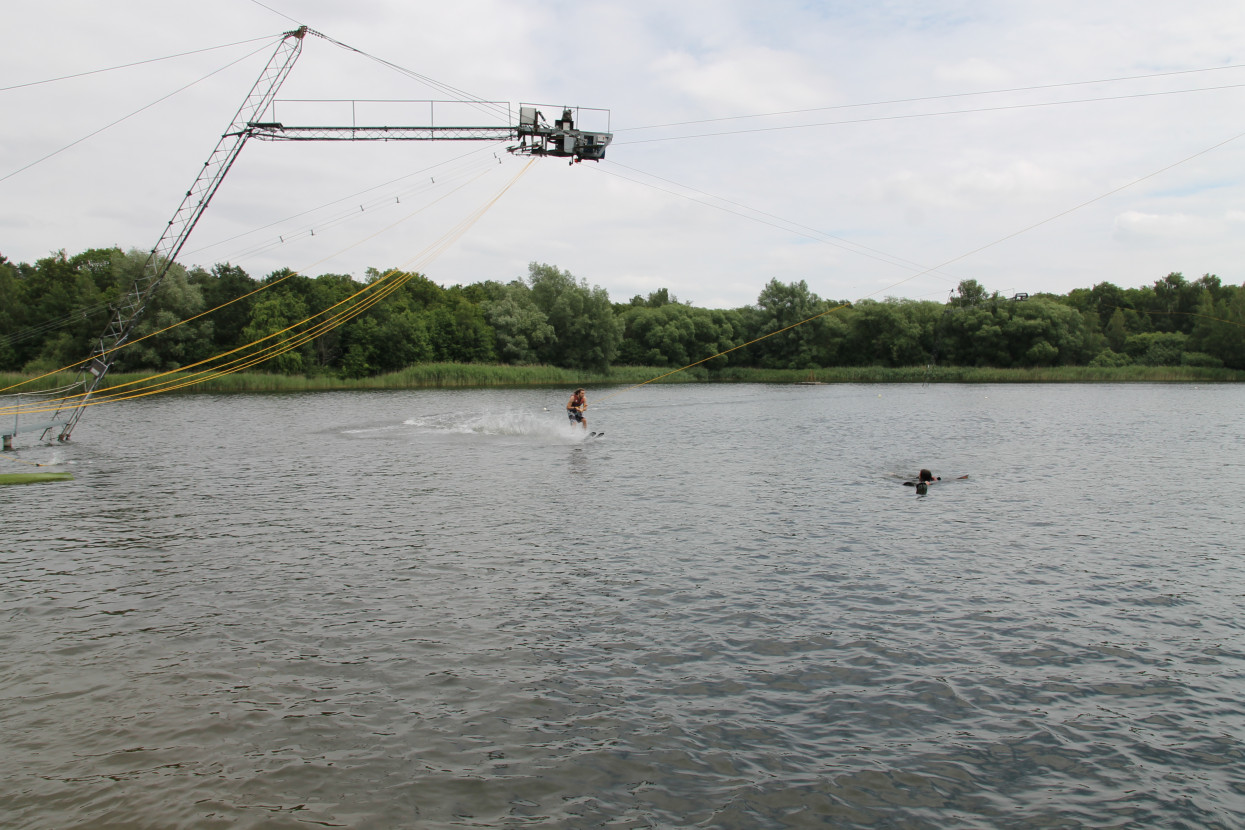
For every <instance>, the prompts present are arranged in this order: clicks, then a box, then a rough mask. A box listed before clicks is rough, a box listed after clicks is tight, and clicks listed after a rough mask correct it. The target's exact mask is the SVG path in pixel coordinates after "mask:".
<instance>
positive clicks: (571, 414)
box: [566, 409, 584, 424]
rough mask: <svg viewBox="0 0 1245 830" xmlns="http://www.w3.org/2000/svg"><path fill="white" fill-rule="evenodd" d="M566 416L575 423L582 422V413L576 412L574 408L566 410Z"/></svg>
mask: <svg viewBox="0 0 1245 830" xmlns="http://www.w3.org/2000/svg"><path fill="white" fill-rule="evenodd" d="M566 417H568V418H570V419H571V420H572V421H574V422H575V423H577V424H582V423H583V422H584V413H582V412H577V411H575V410H574V409H568V410H566Z"/></svg>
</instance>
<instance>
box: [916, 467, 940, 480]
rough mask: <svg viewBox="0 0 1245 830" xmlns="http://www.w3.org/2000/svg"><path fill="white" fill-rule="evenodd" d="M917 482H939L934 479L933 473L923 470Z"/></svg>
mask: <svg viewBox="0 0 1245 830" xmlns="http://www.w3.org/2000/svg"><path fill="white" fill-rule="evenodd" d="M916 480H917V481H922V482H924V481H937V479H935V478H934V474H933V473H931V472H930V471H929V470H921V472H920V473H919V474H918V475H917V477H916Z"/></svg>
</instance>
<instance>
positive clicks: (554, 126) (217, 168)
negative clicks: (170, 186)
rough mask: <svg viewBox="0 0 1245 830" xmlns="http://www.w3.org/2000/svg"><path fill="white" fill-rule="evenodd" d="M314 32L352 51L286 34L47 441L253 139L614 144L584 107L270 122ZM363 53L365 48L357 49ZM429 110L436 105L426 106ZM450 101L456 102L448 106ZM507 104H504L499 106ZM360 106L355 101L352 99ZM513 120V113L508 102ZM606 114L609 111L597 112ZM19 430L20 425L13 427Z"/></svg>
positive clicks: (564, 150)
mask: <svg viewBox="0 0 1245 830" xmlns="http://www.w3.org/2000/svg"><path fill="white" fill-rule="evenodd" d="M308 34H312V35H315V36H317V37H320V38H323V39H324V40H327V41H329V42H330V43H334V44H336V45H338V46H343V47H344V48H347V49H350V47H346V46H344V44H340V43H337V41H335V40H333V39H332V38H330V37H328V36H326V35H323V34H321V33H319V32H317V31H315V30H313V29H309V28H307V27H306V26H302V27H300V28H298V29H295V30H293V31H290V32H286V33H285V34H284V35H283V36H282V38H281V42H280V43H279V44H278V45H277V49H276V51H275V52H274V53H273V55H272V57H271V58H270V59H269V61H268V65H267V66H265V67H264V71H263V72H261V73H260V76H259V78H258V79H257V80H256V81H255V85H254V86H253V87H252V88H251V91H250V93H249V94H248V95H247V96H246V99H245V100H244V101H243V102H242V106H241V107H239V108H238V112H237V113H236V114H235V115H234V117H233V121H232V122H231V123H230V125H229V128H228V129H227V130H225V133H224V134H223V135H222V136H221V138H220V141H219V142H218V143H217V145H216V149H215V150H213V151H212V154H211V155H210V156H208V160H207V161H206V162H204V163H203V167H202V169H200V171H199V175H198V176H197V177H196V178H195V181H194V183H193V184H192V185H191V186H190V189H189V190H187V191H186V195H185V197H183V199H182V202H181V205H179V206H178V208H177V211H176V212H175V213H174V214H173V218H172V219H170V220H169V222H168V225H167V226H166V227H165V229H164V233H163V235H162V236H161V237H160V240H159V242H157V243H156V245H155V247H154V248H152V249H151V253H150V254H149V255H148V257H147V261H146V263H145V264H144V266H143V272H142V276H141V277H139V278H138V279H137V280H136V281H135V283H134V285H133V287H132V288H131V290H130V292H129V293H128V294H126V295H125V296H124V297H122V298H121V299H120V300H118V302H117V303H116V305H115V306H114V307H113V309H112V316H111V318H110V319H109V322H108V326H107V328H105V329H104V331H103V333H102V334H101V335H100V336H99V338H98V340H97V341H96V343H95V346H94V348H93V349H92V351H91V354H90V356H89V357H88V358H87V360H86V362H85V363H84V364H83V365H82V367H81V370H80V378H79V383H80V384H81V385H82V388H83V391H82V392H81V393H80V394H78V395H76V396H74V397H73V398H72V399H68V400H67V402H65V403H62V404H61V405H60V407H59V408H58V409H57V411H56V412H55V414H54V415H53V416H52V418H51V419H50V422H45V423H41V424H38V425H35V426H32V427H27V429H42V430H43V435H42V439H41V440H44V441H47V440H49V439H50V437H51V436H52V435H55V436H56V438H57V440H60V441H68V440H69V438H70V435H71V434H72V433H73V429H74V427H75V426H77V423H78V420H79V419H80V418H81V417H82V412H83V409H84V408H85V407H86V406H87V403H88V401H89V400H90V398H91V396H92V395H93V394H94V393H95V391H96V390H97V389H98V388H99V386H100V384H101V383H102V382H103V380H104V377H105V376H106V375H107V374H108V371H109V370H110V369H111V368H112V364H113V362H114V359H115V358H114V355H115V353H116V351H117V349H119V348H121V347H122V346H124V345H125V344H126V343H127V342H128V341H129V339H130V337H131V336H132V335H133V333H134V329H135V327H136V326H137V325H138V321H139V319H140V318H141V317H142V315H143V311H144V310H145V309H146V307H147V304H148V303H149V302H150V301H151V298H152V296H153V294H154V293H155V290H156V288H157V287H158V286H159V285H160V282H161V280H163V279H164V276H165V274H166V273H167V272H168V269H169V267H170V266H171V265H172V264H173V262H174V260H175V259H176V258H177V255H178V254H179V253H180V252H181V250H182V246H183V245H185V244H186V240H187V239H188V238H189V237H190V233H191V231H193V230H194V227H195V225H196V223H198V221H199V219H200V218H201V217H202V216H203V212H204V211H205V210H206V209H207V206H208V203H209V202H210V201H211V200H212V197H213V196H214V195H215V194H216V191H217V190H218V189H219V188H220V185H221V183H222V182H223V181H224V179H225V175H226V174H227V173H228V172H229V169H230V168H231V167H232V166H233V163H234V161H236V160H237V158H238V154H239V153H240V152H242V147H243V145H245V144H246V142H247V140H248V139H250V138H258V139H261V140H265V141H499V140H513V141H517V142H518V143H517V144H515V145H514V146H511V147H508V148H507V149H508V150H509V152H511V153H514V154H516V155H527V156H554V157H560V158H569V159H570V160H571V163H572V164H574V163H575V162H579V161H583V160H585V159H588V160H592V161H599V160H601V159H603V158H605V148H606V147H607V146H609V143H610V140H611V139H612V138H613V135H612V134H611V133H609V132H591V131H586V130H581V129H578V128H577V127H576V123H577V122H578V120H579V118H578V116H579V113H580V108H578V107H559V108H558V109H560V110H561V114H560V117H558V118H556V119H555V120H554V121H553V123H549V122H547V121H546V119H545V117H544V115H543V113H542V112H541V110H540V109H538V108H537V106H538V105H534V104H520V105H519V117H518V120H517V123H514V124H507V125H504V126H492V127H463V126H434V125H423V126H359V125H354V124H352V125H350V126H285V125H284V124H282V123H280V122H278V121H276V120H275V119H274V118H272V117H270V118H269V119H268V120H264V119H263V116H264V115H265V114H266V113H269V112H270V111H272V110H274V109H275V103H276V95H277V90H279V89H280V88H281V84H282V83H284V82H285V79H286V77H288V76H289V74H290V70H291V69H292V68H293V66H294V62H295V61H296V60H298V56H299V55H300V54H301V52H302V47H303V40H304V38H305V37H306V36H307V35H308ZM352 51H358V50H352ZM427 103H428V104H429V105H430V107H431V104H433V103H435V102H427ZM445 103H449V102H445ZM454 103H459V104H461V103H471V104H484V105H487V104H489V102H484V101H477V100H468V101H459V102H454ZM498 106H500V105H498ZM352 108H353V102H352ZM505 112H506V113H507V114H508V115H507V118H508V119H509V112H510V108H509V105H508V104H506V105H505ZM595 112H604V113H606V122H607V124H608V111H607V110H595ZM14 430H15V431H16V427H15V428H14Z"/></svg>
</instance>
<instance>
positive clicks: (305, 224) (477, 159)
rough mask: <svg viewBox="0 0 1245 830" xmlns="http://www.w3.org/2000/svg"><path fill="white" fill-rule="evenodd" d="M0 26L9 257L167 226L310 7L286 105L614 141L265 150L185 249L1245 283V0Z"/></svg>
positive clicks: (131, 5)
mask: <svg viewBox="0 0 1245 830" xmlns="http://www.w3.org/2000/svg"><path fill="white" fill-rule="evenodd" d="M0 21H2V24H3V25H2V30H3V32H4V45H3V47H0V112H2V113H3V117H0V254H3V255H4V256H5V257H7V258H8V259H10V260H12V261H17V262H34V261H35V260H37V259H39V258H42V257H45V256H48V255H49V254H50V253H52V252H55V251H57V250H60V249H65V250H66V251H67V252H68V253H69V254H74V253H78V252H80V251H82V250H84V249H86V248H90V247H109V246H113V245H117V246H120V247H122V248H127V249H128V248H139V249H142V250H148V249H150V248H151V247H153V246H154V245H155V243H156V242H157V240H158V239H159V237H160V234H161V233H162V232H163V230H164V228H165V226H166V224H167V222H168V221H169V219H170V217H171V216H172V215H173V212H174V211H175V210H176V208H177V207H178V204H179V202H180V200H181V197H182V195H183V194H184V193H185V192H186V190H187V189H188V188H189V187H190V185H191V183H192V182H193V181H194V178H195V176H196V174H197V173H198V171H199V169H200V168H201V167H202V166H203V163H204V161H206V160H207V158H208V156H209V154H210V153H211V152H212V149H213V148H214V147H215V146H216V143H217V141H218V140H219V138H220V136H221V133H222V132H224V130H225V128H226V127H228V125H229V123H230V120H231V119H232V117H233V116H234V113H235V112H236V111H237V110H238V108H239V106H240V105H241V103H242V101H243V100H244V98H245V97H246V95H247V93H248V92H249V91H250V89H251V87H252V85H253V84H254V83H255V81H256V79H257V78H258V77H259V74H260V72H261V70H262V69H263V68H264V66H265V65H266V63H267V62H268V60H269V58H270V57H271V56H272V54H273V52H274V50H275V48H276V45H277V41H278V39H279V37H280V35H281V33H282V32H283V31H286V30H289V29H292V28H295V27H296V25H297V24H305V25H307V26H310V27H311V28H312V29H314V30H316V31H318V32H321V33H323V34H325V35H327V36H329V37H330V38H332V39H334V40H335V41H338V42H340V43H342V44H345V45H347V46H349V47H352V48H353V49H354V50H358V51H350V50H348V49H345V48H342V47H341V46H339V45H336V44H334V43H332V42H330V41H328V40H325V39H321V38H317V37H308V38H307V39H306V41H305V46H304V48H303V51H302V54H301V56H300V57H299V59H298V62H297V63H296V64H295V65H294V68H293V71H292V72H291V74H290V76H289V78H288V79H287V80H286V82H285V84H284V86H283V87H282V89H281V91H280V93H279V95H278V99H279V100H280V103H279V104H278V112H277V114H276V117H277V118H278V120H282V121H284V122H285V123H287V124H289V123H306V124H312V123H315V124H343V125H344V124H349V123H350V119H351V118H352V117H353V118H355V119H356V120H357V122H358V123H361V124H362V123H368V122H379V123H386V124H398V123H407V124H412V125H424V124H427V123H428V120H427V119H428V118H429V113H430V112H431V113H432V116H431V117H433V118H436V119H437V123H438V124H442V125H448V124H449V123H458V124H462V125H468V126H474V125H476V124H483V123H485V121H486V119H485V118H484V117H483V116H481V115H480V114H479V113H476V112H475V111H473V110H470V109H466V110H465V109H464V108H458V109H455V108H453V107H437V106H433V107H431V108H430V107H428V106H427V105H418V104H381V103H358V104H355V105H353V106H352V105H351V104H347V103H336V104H331V105H329V104H324V105H312V104H306V103H296V102H295V99H300V100H301V99H317V100H330V99H333V100H345V99H355V100H359V101H363V100H369V101H378V100H393V101H397V100H402V101H417V100H427V99H446V98H448V97H449V96H448V94H447V93H446V92H445V91H444V89H443V88H442V89H439V88H437V87H436V86H434V85H432V84H429V83H425V82H424V81H423V80H420V79H421V78H422V79H430V80H431V81H433V82H436V83H437V84H442V85H446V86H448V87H453V88H454V89H456V90H458V91H460V92H461V93H463V94H467V95H470V96H475V97H478V98H481V99H485V100H488V101H500V102H508V103H509V104H510V105H511V106H512V107H515V106H517V104H518V103H520V102H536V103H541V104H546V105H552V106H550V107H548V108H546V110H545V112H546V114H549V112H550V111H551V110H553V109H556V107H557V106H558V105H573V106H581V107H595V108H600V109H603V110H608V111H609V112H608V114H607V115H608V126H609V128H610V129H612V131H613V132H614V134H615V137H614V143H613V145H612V146H611V147H610V148H609V151H608V153H607V156H606V160H605V161H603V162H600V163H593V162H585V163H583V164H576V165H569V164H568V163H567V162H566V161H565V160H559V159H540V160H537V161H536V163H535V164H533V165H532V166H531V168H530V169H528V170H527V171H526V172H523V170H524V167H525V165H526V163H527V160H526V159H522V158H518V157H515V156H512V155H510V154H508V153H507V152H505V147H506V146H507V143H501V144H494V143H457V142H437V143H429V142H391V143H370V142H369V143H354V144H338V143H315V144H295V143H287V142H261V141H250V142H248V144H247V145H246V147H245V148H244V149H243V151H242V154H241V156H240V157H239V160H238V162H237V164H236V165H235V166H234V167H233V169H232V170H231V171H230V173H229V175H228V177H227V178H226V179H225V181H224V183H223V185H222V186H221V188H220V190H219V192H218V193H217V195H216V197H215V199H214V200H213V202H212V204H211V206H210V207H209V208H208V210H207V212H206V214H205V216H204V218H203V220H202V221H201V222H200V223H199V226H198V227H197V228H196V229H195V231H194V233H193V235H192V236H191V238H190V240H189V242H188V243H187V245H186V247H185V248H184V250H183V252H182V255H181V257H180V261H181V262H182V263H183V264H184V265H187V266H193V265H202V266H204V267H211V266H212V265H213V264H215V263H218V262H230V263H233V264H235V265H239V266H241V267H243V268H244V269H246V270H247V272H248V273H250V274H251V275H252V276H256V277H262V276H264V275H266V274H267V273H269V272H271V271H272V270H274V269H276V268H280V267H289V268H293V269H295V270H298V271H300V272H302V273H306V274H308V275H309V276H315V275H317V274H320V273H346V274H352V275H354V276H356V277H362V276H363V274H364V270H365V269H366V268H368V267H369V266H370V267H375V268H377V269H386V268H389V267H395V266H402V267H405V268H413V269H416V270H419V271H421V272H422V273H424V274H426V275H427V276H428V277H429V278H431V279H432V280H434V281H435V282H438V283H440V284H443V285H452V284H456V283H470V282H475V281H479V280H486V279H493V280H502V281H508V280H511V279H515V278H519V277H522V276H524V275H525V274H526V273H527V265H528V263H529V262H533V261H535V262H542V263H549V264H552V265H555V266H557V267H559V268H563V269H566V270H568V271H570V272H571V273H572V274H574V275H575V276H576V277H578V278H582V279H585V280H587V281H588V282H589V283H590V284H593V285H600V286H603V287H604V288H606V289H607V290H608V291H609V294H610V297H611V298H612V299H614V300H615V301H625V300H627V299H629V298H630V297H631V296H632V295H634V294H637V293H639V294H647V293H648V292H650V291H653V290H656V289H658V288H663V287H665V288H669V289H670V290H671V291H673V292H674V293H675V294H676V295H677V296H678V297H679V298H680V299H682V300H685V301H690V302H692V303H694V304H696V305H698V306H704V307H713V308H729V307H736V306H741V305H746V304H749V303H752V302H754V301H755V300H756V297H757V294H758V293H759V291H760V290H761V288H762V287H763V286H764V285H765V283H766V282H767V281H769V280H770V279H772V278H777V279H778V280H781V281H783V282H794V281H798V280H806V281H807V282H808V284H809V286H810V288H811V289H812V290H813V291H815V292H817V293H818V294H819V295H821V296H822V297H826V298H830V299H845V300H853V301H855V300H859V299H862V298H867V297H872V298H876V299H881V298H883V297H886V296H895V297H912V298H926V299H935V300H942V299H945V298H946V297H947V295H948V292H949V291H950V290H951V289H953V288H954V287H955V285H956V283H957V282H958V281H959V280H961V279H966V278H972V279H976V280H978V281H979V282H981V283H982V284H983V285H985V286H986V288H987V289H990V290H997V291H1000V292H1002V293H1004V294H1006V295H1008V296H1010V295H1012V294H1014V293H1016V292H1028V293H1034V292H1038V291H1053V292H1058V293H1066V292H1067V291H1069V290H1071V289H1073V288H1077V287H1090V286H1092V285H1094V284H1096V283H1098V282H1102V281H1110V282H1114V283H1116V284H1118V285H1122V286H1126V287H1132V286H1140V285H1146V284H1151V283H1153V281H1154V280H1156V279H1159V278H1161V277H1162V276H1164V275H1166V274H1167V273H1169V272H1171V271H1180V272H1183V273H1184V274H1185V275H1186V276H1187V277H1189V278H1190V279H1193V278H1196V277H1199V276H1201V275H1202V274H1204V273H1214V274H1217V275H1219V276H1220V278H1222V279H1223V280H1224V282H1230V283H1233V284H1241V283H1242V282H1245V4H1242V3H1241V2H1240V0H1186V2H1182V3H1171V2H1159V0H1093V2H1084V0H1080V1H1079V2H1067V0H1042V2H1036V0H1035V1H1034V2H1028V0H1024V1H1023V2H1007V1H1006V0H980V1H979V2H978V1H976V0H964V1H963V2H960V1H959V0H932V1H931V2H906V0H893V1H892V2H886V1H885V0H879V2H868V3H865V2H816V1H815V0H813V1H809V0H802V1H797V0H767V2H765V3H760V2H755V1H754V2H743V0H683V2H677V3H671V2H668V0H663V2H653V0H626V2H615V1H614V0H600V1H599V2H598V1H596V0H585V2H577V3H563V2H549V0H529V2H514V1H513V0H457V2H455V3H417V2H410V0H352V2H350V3H342V2H329V0H264V2H263V3H262V4H261V3H259V2H257V0H213V2H210V3H209V2H202V0H200V2H186V1H185V0H159V2H149V0H126V2H124V3H100V2H98V0H45V2H41V3H21V4H19V3H15V2H10V3H6V4H5V7H4V9H3V11H0ZM227 44H236V45H232V46H228V47H227V48H213V47H222V46H225V45H227ZM196 50H206V51H196ZM187 52H195V53H194V54H188V55H184V56H181V57H170V56H175V55H180V54H182V53H187ZM166 57H167V58H169V59H167V60H153V59H161V58H166ZM382 61H383V62H387V63H388V64H390V65H386V64H385V63H382ZM136 62H142V63H140V64H139V65H136V66H131V67H128V68H120V69H113V70H111V71H106V72H100V71H96V70H103V69H108V68H110V67H116V66H119V65H122V64H132V63H136ZM395 67H397V68H395ZM399 69H401V70H405V71H399ZM79 73H89V74H79ZM72 75H78V77H71V78H67V79H64V80H55V79H59V78H63V77H64V76H72ZM45 81H47V83H42V82H45ZM179 90H180V91H179ZM352 113H353V114H352ZM605 115H606V114H598V116H597V117H598V118H599V119H600V120H599V121H598V122H597V123H595V124H593V123H586V122H585V123H584V126H586V127H589V128H592V127H594V126H597V127H602V128H603V127H604V126H605V122H604V118H605ZM114 122H119V123H115V124H114ZM109 125H112V126H109ZM88 136H89V137H88ZM75 142H77V143H75ZM71 145H72V146H71ZM58 151H60V152H58ZM41 159H42V160H41ZM520 173H522V175H521V176H519V174H520ZM516 176H519V178H518V179H517V181H515V177H516ZM512 181H514V184H513V186H512V187H510V188H509V189H508V190H506V192H505V193H504V194H503V195H501V197H500V198H496V197H497V196H498V194H499V193H501V191H502V190H503V189H504V188H506V186H507V184H509V183H510V182H512ZM495 198H496V201H495V202H494V201H493V200H494V199H495ZM490 205H491V206H490ZM486 207H487V211H486V212H485V213H484V214H483V215H482V216H481V217H480V218H479V219H478V220H477V221H475V222H474V224H471V225H470V226H469V227H468V228H467V229H466V231H465V233H462V225H461V223H464V222H466V221H468V220H469V219H470V218H471V217H473V216H475V215H476V214H477V213H478V212H479V211H480V210H482V209H484V208H486ZM312 232H314V236H313V235H312ZM460 233H461V235H460ZM446 242H452V244H449V245H448V247H444V245H445V243H446ZM930 269H936V270H930Z"/></svg>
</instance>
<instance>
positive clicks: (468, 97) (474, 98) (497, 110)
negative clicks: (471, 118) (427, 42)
mask: <svg viewBox="0 0 1245 830" xmlns="http://www.w3.org/2000/svg"><path fill="white" fill-rule="evenodd" d="M307 31H308V32H309V33H310V34H313V35H315V36H316V37H319V38H322V39H323V40H327V41H328V42H329V43H332V44H333V45H334V46H338V47H340V48H342V49H345V50H346V51H348V52H354V53H355V54H357V55H361V56H363V57H365V58H367V59H368V60H371V61H375V62H376V63H379V64H380V65H381V66H384V67H387V68H389V69H392V70H394V71H395V72H397V73H399V74H401V75H405V76H406V77H408V78H411V79H412V80H416V81H419V82H420V83H423V84H426V85H428V86H429V87H432V88H433V89H436V90H439V91H441V92H444V93H447V94H449V95H452V96H454V97H455V99H456V100H458V101H461V102H462V103H467V104H473V105H475V106H476V107H478V108H479V109H480V110H481V111H483V112H489V113H490V114H492V115H503V114H504V115H505V116H506V118H507V120H509V118H510V112H509V109H508V108H507V109H506V110H505V111H503V110H502V108H501V107H499V106H497V105H496V104H494V103H493V102H491V101H486V100H484V99H483V98H481V97H480V96H479V95H472V94H471V93H470V92H466V91H464V90H461V89H458V88H457V87H453V86H450V85H449V84H446V83H442V82H441V81H438V80H436V79H434V78H429V77H428V76H427V75H421V74H420V73H418V72H416V71H414V70H413V69H407V68H406V67H404V66H399V65H398V64H396V63H393V62H392V61H387V60H385V59H384V58H379V57H377V56H375V55H372V54H369V53H367V52H364V51H363V50H362V49H358V48H356V47H354V46H351V45H349V44H347V43H342V42H341V41H340V40H335V39H334V38H331V37H329V36H328V35H326V34H323V33H321V32H317V31H316V30H315V29H308V30H307Z"/></svg>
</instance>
